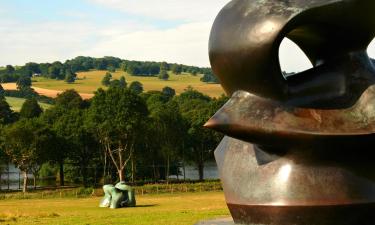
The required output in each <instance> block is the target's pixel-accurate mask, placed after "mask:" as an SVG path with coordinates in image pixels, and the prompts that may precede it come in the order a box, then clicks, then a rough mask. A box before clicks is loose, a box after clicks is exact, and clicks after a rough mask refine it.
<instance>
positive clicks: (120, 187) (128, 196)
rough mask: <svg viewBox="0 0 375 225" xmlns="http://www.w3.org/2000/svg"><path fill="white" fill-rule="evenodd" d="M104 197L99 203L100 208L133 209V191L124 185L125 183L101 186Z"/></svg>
mask: <svg viewBox="0 0 375 225" xmlns="http://www.w3.org/2000/svg"><path fill="white" fill-rule="evenodd" d="M103 191H104V197H103V199H102V200H101V201H100V205H99V206H100V207H102V208H107V207H110V208H111V209H118V208H123V207H135V205H136V201H135V194H134V189H133V188H131V187H130V186H128V185H126V184H125V182H120V183H117V184H116V186H113V185H112V184H108V185H104V186H103Z"/></svg>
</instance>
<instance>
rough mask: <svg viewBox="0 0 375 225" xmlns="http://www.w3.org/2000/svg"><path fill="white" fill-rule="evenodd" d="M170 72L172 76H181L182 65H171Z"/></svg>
mask: <svg viewBox="0 0 375 225" xmlns="http://www.w3.org/2000/svg"><path fill="white" fill-rule="evenodd" d="M171 70H172V72H173V73H174V74H181V73H182V65H179V64H173V65H172V67H171Z"/></svg>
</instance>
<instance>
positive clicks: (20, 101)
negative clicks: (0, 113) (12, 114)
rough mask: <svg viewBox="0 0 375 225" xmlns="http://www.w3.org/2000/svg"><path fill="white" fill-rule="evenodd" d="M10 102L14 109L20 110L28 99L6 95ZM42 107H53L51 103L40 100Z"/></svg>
mask: <svg viewBox="0 0 375 225" xmlns="http://www.w3.org/2000/svg"><path fill="white" fill-rule="evenodd" d="M5 98H6V100H7V102H8V104H9V105H10V107H11V108H12V110H13V111H16V112H19V111H20V110H21V107H22V104H23V103H24V102H25V100H26V99H24V98H14V97H5ZM39 105H40V107H42V108H43V109H48V108H49V107H51V105H49V104H45V103H41V102H39Z"/></svg>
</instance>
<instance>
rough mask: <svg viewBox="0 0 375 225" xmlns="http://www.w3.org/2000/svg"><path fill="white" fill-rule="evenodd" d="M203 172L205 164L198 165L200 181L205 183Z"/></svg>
mask: <svg viewBox="0 0 375 225" xmlns="http://www.w3.org/2000/svg"><path fill="white" fill-rule="evenodd" d="M203 171H204V163H202V162H200V163H198V173H199V180H200V181H203Z"/></svg>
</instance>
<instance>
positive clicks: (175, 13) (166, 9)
mask: <svg viewBox="0 0 375 225" xmlns="http://www.w3.org/2000/svg"><path fill="white" fill-rule="evenodd" d="M88 1H89V2H92V3H95V4H98V5H101V6H105V7H108V8H111V9H114V10H119V11H122V12H125V13H128V14H133V15H139V16H143V17H147V18H156V19H160V20H181V21H185V22H197V21H201V22H202V21H206V22H212V21H213V20H214V18H215V17H216V15H217V13H218V12H219V10H220V9H221V8H223V7H224V5H225V4H226V3H228V2H229V0H188V1H181V0H163V1H155V0H125V1H124V0H88Z"/></svg>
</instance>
